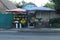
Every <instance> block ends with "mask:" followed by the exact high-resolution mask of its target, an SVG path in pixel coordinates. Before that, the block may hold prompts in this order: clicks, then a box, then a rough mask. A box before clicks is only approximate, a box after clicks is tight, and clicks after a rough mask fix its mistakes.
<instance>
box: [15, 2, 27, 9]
mask: <svg viewBox="0 0 60 40" xmlns="http://www.w3.org/2000/svg"><path fill="white" fill-rule="evenodd" d="M25 4H27V3H26V2H25V1H22V2H19V3H15V5H16V7H17V8H22V7H23V5H25Z"/></svg>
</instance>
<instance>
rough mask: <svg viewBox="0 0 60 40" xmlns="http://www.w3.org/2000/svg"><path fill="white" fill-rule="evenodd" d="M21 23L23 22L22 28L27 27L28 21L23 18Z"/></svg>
mask: <svg viewBox="0 0 60 40" xmlns="http://www.w3.org/2000/svg"><path fill="white" fill-rule="evenodd" d="M20 22H21V26H22V27H25V26H26V22H27V21H26V20H25V19H24V18H22V19H21V21H20Z"/></svg>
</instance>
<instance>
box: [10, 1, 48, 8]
mask: <svg viewBox="0 0 60 40" xmlns="http://www.w3.org/2000/svg"><path fill="white" fill-rule="evenodd" d="M10 1H12V2H17V3H18V2H21V1H23V0H10ZM24 1H25V2H27V3H29V2H32V3H34V4H36V5H37V6H38V7H39V6H43V5H45V4H46V3H47V2H49V0H24Z"/></svg>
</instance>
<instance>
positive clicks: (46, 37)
mask: <svg viewBox="0 0 60 40" xmlns="http://www.w3.org/2000/svg"><path fill="white" fill-rule="evenodd" d="M0 40H60V33H34V32H16V31H15V32H13V31H12V32H8V31H7V32H0Z"/></svg>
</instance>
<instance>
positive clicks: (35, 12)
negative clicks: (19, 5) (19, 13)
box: [23, 3, 60, 28]
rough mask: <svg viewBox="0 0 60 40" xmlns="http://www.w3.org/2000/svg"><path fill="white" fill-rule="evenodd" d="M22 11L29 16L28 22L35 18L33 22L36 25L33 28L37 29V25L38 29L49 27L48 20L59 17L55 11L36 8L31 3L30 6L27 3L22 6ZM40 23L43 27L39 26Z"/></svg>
mask: <svg viewBox="0 0 60 40" xmlns="http://www.w3.org/2000/svg"><path fill="white" fill-rule="evenodd" d="M23 9H26V10H27V14H28V15H30V16H29V20H31V19H32V18H33V17H34V18H35V21H36V24H37V25H35V26H37V27H38V25H39V27H38V28H40V27H48V26H49V24H48V22H49V20H50V19H53V18H57V17H60V16H59V15H58V14H56V11H55V10H54V9H51V8H47V7H37V6H36V5H35V4H33V3H31V4H30V3H28V4H27V5H24V6H23ZM34 18H33V19H34ZM39 20H40V21H39ZM41 22H42V23H43V25H41ZM28 27H30V26H29V24H28ZM37 27H36V28H37Z"/></svg>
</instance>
